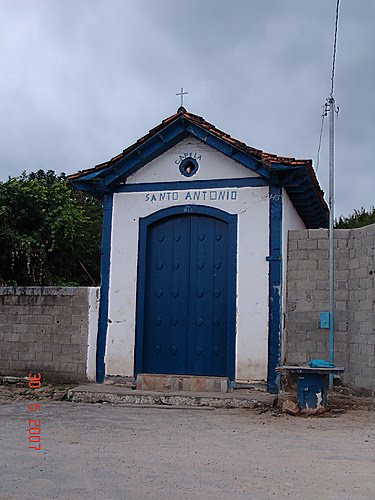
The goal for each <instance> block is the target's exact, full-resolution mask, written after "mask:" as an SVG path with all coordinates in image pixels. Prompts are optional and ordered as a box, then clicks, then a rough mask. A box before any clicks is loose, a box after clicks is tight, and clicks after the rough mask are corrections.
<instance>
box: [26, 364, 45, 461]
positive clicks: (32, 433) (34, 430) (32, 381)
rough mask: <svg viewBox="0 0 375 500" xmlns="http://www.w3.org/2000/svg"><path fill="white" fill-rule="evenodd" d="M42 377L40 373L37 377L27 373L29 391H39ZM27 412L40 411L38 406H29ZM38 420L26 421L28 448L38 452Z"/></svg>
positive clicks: (39, 444)
mask: <svg viewBox="0 0 375 500" xmlns="http://www.w3.org/2000/svg"><path fill="white" fill-rule="evenodd" d="M41 379H42V376H41V374H40V373H38V375H33V374H32V373H29V388H30V389H39V387H40V386H41ZM28 410H29V412H31V413H34V412H36V411H40V404H39V403H38V404H31V405H29V406H28ZM40 429H41V427H40V420H32V419H29V421H28V434H29V443H30V444H29V448H30V449H32V450H36V451H40V450H41V443H40Z"/></svg>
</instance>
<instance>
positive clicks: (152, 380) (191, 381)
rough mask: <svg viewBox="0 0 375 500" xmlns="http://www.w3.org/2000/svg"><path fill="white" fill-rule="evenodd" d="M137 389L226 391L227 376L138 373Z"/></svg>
mask: <svg viewBox="0 0 375 500" xmlns="http://www.w3.org/2000/svg"><path fill="white" fill-rule="evenodd" d="M136 389H137V390H138V391H173V392H181V391H183V392H200V393H202V392H210V393H212V392H220V393H224V394H225V393H227V392H228V378H226V377H201V376H195V375H167V374H153V373H152V374H150V373H139V374H138V376H137V381H136Z"/></svg>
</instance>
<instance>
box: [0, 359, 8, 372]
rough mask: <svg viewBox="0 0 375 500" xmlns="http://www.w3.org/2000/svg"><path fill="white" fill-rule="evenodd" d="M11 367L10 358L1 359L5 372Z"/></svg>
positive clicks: (0, 364) (0, 362)
mask: <svg viewBox="0 0 375 500" xmlns="http://www.w3.org/2000/svg"><path fill="white" fill-rule="evenodd" d="M9 368H10V361H9V360H4V359H0V370H1V371H2V372H4V370H7V369H9Z"/></svg>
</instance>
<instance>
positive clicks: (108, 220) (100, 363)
mask: <svg viewBox="0 0 375 500" xmlns="http://www.w3.org/2000/svg"><path fill="white" fill-rule="evenodd" d="M112 210H113V195H112V194H110V195H109V194H107V195H105V196H104V202H103V228H102V253H101V264H100V265H101V282H100V304H99V322H98V336H97V341H96V381H97V383H98V384H101V383H103V381H104V377H105V363H104V356H105V348H106V340H107V326H108V299H109V273H110V256H111V233H112Z"/></svg>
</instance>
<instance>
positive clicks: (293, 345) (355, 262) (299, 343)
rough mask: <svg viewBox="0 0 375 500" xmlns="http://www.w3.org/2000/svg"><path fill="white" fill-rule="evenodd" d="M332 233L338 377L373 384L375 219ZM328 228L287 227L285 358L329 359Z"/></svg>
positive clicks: (356, 384)
mask: <svg viewBox="0 0 375 500" xmlns="http://www.w3.org/2000/svg"><path fill="white" fill-rule="evenodd" d="M334 233H335V364H336V365H340V366H344V367H345V374H344V375H343V381H344V382H345V383H347V384H349V385H351V386H353V387H355V388H361V389H362V388H363V389H368V390H369V391H370V392H371V391H374V390H375V351H374V349H375V294H374V286H375V252H374V248H375V224H373V225H370V226H367V227H364V228H359V229H350V230H349V229H336V230H335V231H334ZM328 248H329V240H328V230H325V229H309V230H299V231H290V232H289V239H288V262H287V269H288V271H287V283H286V286H287V292H286V293H287V306H286V360H285V361H286V362H287V363H288V364H295V363H297V364H300V363H302V364H303V363H306V362H308V361H309V360H310V359H312V358H318V359H329V354H328V352H329V351H328V339H329V331H328V330H321V329H320V328H319V315H320V312H321V311H328V310H329V254H328Z"/></svg>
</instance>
